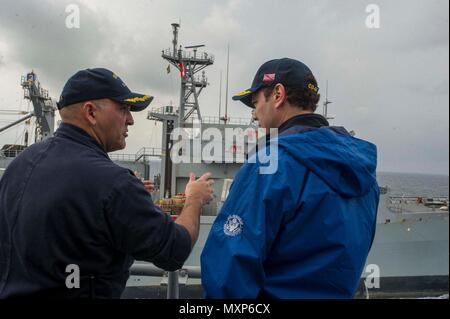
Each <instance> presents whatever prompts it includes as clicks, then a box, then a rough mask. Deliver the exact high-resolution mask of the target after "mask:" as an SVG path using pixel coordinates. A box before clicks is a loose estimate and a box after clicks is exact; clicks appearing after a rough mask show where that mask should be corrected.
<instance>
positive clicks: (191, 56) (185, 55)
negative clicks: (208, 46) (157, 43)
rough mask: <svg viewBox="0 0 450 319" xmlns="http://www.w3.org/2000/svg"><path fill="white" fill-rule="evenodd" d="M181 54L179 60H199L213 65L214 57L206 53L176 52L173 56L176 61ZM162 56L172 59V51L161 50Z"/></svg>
mask: <svg viewBox="0 0 450 319" xmlns="http://www.w3.org/2000/svg"><path fill="white" fill-rule="evenodd" d="M180 54H181V58H182V59H183V60H200V61H204V62H208V63H214V55H212V54H209V53H206V52H199V51H195V52H194V51H184V50H183V51H181V52H180V51H178V52H176V54H175V58H177V59H178V57H179V55H180ZM162 55H163V56H165V57H169V58H174V54H173V50H171V49H165V50H162Z"/></svg>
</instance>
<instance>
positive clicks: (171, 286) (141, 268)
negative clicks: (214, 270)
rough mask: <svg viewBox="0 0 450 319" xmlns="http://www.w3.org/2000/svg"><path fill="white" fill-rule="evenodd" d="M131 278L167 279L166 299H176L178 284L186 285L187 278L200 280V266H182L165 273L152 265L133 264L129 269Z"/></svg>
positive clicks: (178, 289) (178, 293) (177, 296)
mask: <svg viewBox="0 0 450 319" xmlns="http://www.w3.org/2000/svg"><path fill="white" fill-rule="evenodd" d="M130 274H131V275H132V276H150V277H161V276H162V277H163V278H164V277H166V278H167V299H178V298H179V296H180V282H182V283H183V284H186V282H187V279H188V277H191V278H196V279H200V278H201V268H200V266H184V267H183V268H182V269H180V270H177V271H165V270H163V269H161V268H158V267H156V266H155V265H153V264H136V263H135V264H133V265H132V266H131V268H130Z"/></svg>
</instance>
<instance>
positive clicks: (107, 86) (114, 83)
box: [56, 68, 153, 112]
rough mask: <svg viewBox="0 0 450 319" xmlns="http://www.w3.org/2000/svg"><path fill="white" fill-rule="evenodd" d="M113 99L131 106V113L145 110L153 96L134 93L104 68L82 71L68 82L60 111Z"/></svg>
mask: <svg viewBox="0 0 450 319" xmlns="http://www.w3.org/2000/svg"><path fill="white" fill-rule="evenodd" d="M97 99H111V100H113V101H115V102H118V103H123V104H127V105H130V106H131V111H134V112H137V111H142V110H144V109H145V108H146V107H147V106H148V105H149V104H150V102H151V101H152V100H153V96H150V95H144V94H139V93H133V92H131V90H130V89H129V88H128V87H127V86H126V84H125V83H124V82H123V81H122V80H121V79H120V78H119V77H118V76H117V75H116V74H115V73H114V72H112V71H110V70H108V69H104V68H94V69H86V70H81V71H78V72H77V73H75V74H74V75H73V76H72V77H70V78H69V80H67V82H66V85H64V88H63V90H62V93H61V97H60V99H59V102H57V103H56V104H57V106H58V109H59V110H60V109H62V108H63V107H65V106H68V105H72V104H75V103H79V102H84V101H89V100H97Z"/></svg>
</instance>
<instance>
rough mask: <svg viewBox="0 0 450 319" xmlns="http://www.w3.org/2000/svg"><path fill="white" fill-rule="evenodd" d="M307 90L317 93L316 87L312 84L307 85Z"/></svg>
mask: <svg viewBox="0 0 450 319" xmlns="http://www.w3.org/2000/svg"><path fill="white" fill-rule="evenodd" d="M308 89H310V90H311V91H314V92H315V93H317V91H319V88H318V87H317V86H314V84H312V83H308Z"/></svg>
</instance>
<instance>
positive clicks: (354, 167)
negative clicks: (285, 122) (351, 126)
mask: <svg viewBox="0 0 450 319" xmlns="http://www.w3.org/2000/svg"><path fill="white" fill-rule="evenodd" d="M300 128H301V126H300ZM286 133H287V134H282V135H280V136H279V137H278V147H279V149H280V151H285V152H287V153H288V154H290V155H291V156H292V157H293V158H294V159H296V160H298V161H299V162H301V163H302V164H303V165H304V166H305V167H307V168H308V169H310V170H311V171H312V172H314V174H316V175H317V176H319V177H320V178H321V179H322V180H323V181H325V182H326V183H327V184H328V185H329V186H330V188H332V189H333V190H334V191H335V192H337V193H338V194H340V195H342V196H344V197H360V196H363V195H365V194H367V192H368V191H369V190H370V188H371V187H372V186H373V185H374V184H376V166H377V149H376V146H375V145H374V144H372V143H370V142H367V141H364V140H361V139H358V138H355V137H353V136H351V135H350V134H348V133H347V131H346V130H345V129H344V128H341V127H323V128H319V129H314V130H308V131H305V132H301V133H298V132H290V133H288V132H286Z"/></svg>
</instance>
